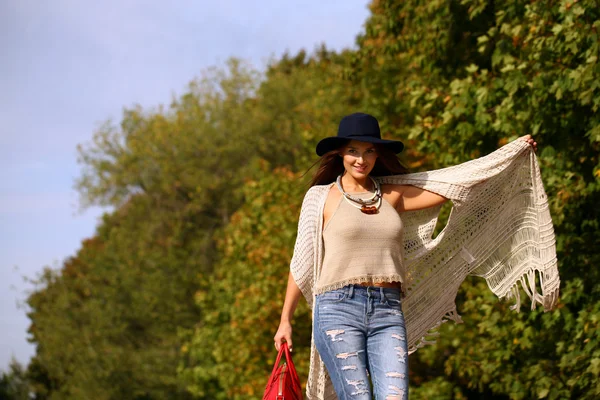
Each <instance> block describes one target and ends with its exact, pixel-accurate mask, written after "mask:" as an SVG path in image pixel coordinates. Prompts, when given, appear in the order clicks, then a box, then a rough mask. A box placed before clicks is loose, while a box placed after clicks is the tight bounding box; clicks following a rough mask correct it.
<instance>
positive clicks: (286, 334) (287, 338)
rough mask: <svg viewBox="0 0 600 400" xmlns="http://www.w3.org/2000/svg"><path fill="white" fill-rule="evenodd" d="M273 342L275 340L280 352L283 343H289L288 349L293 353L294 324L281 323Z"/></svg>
mask: <svg viewBox="0 0 600 400" xmlns="http://www.w3.org/2000/svg"><path fill="white" fill-rule="evenodd" d="M273 340H275V348H276V349H277V351H279V348H280V347H281V344H282V343H283V342H287V344H288V348H289V349H290V351H292V324H291V323H289V322H281V323H280V324H279V329H277V333H276V334H275V337H274V338H273Z"/></svg>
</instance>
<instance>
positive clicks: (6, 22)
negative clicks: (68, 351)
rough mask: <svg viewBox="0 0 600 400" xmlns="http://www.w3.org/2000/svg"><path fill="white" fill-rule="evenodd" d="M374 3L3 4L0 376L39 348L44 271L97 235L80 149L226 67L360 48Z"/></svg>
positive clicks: (150, 0) (13, 0) (151, 0)
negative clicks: (36, 289) (129, 111)
mask: <svg viewBox="0 0 600 400" xmlns="http://www.w3.org/2000/svg"><path fill="white" fill-rule="evenodd" d="M368 3H369V2H368V1H366V0H361V1H358V0H356V1H352V0H327V1H319V0H305V1H301V0H288V1H277V0H270V1H269V0H254V1H248V0H219V1H202V0H196V1H191V0H189V1H188V0H176V1H172V2H165V1H157V0H104V1H102V2H98V1H90V0H53V1H39V0H3V1H0V50H1V52H2V62H1V63H0V121H1V124H0V328H1V329H0V370H5V369H6V367H7V366H8V363H9V361H10V358H11V356H14V357H16V359H17V360H18V361H20V362H21V363H24V364H26V363H27V362H28V360H29V358H30V357H31V356H32V355H33V354H34V351H35V350H34V348H33V346H32V345H30V344H28V343H27V341H26V336H27V333H26V330H27V327H28V325H29V320H28V319H27V317H26V315H25V312H26V309H25V308H24V307H23V306H22V304H23V302H24V300H25V298H26V295H27V291H30V290H31V289H32V288H33V286H32V284H30V283H28V282H27V281H26V280H25V279H24V277H28V278H35V277H36V275H37V274H38V273H39V272H40V271H41V270H42V268H43V267H44V266H50V267H52V268H59V267H60V266H61V264H62V261H63V260H64V259H65V258H67V257H69V256H71V255H74V254H75V252H76V251H77V249H78V248H79V244H80V243H81V240H82V239H84V238H86V237H90V236H92V235H93V233H94V229H95V225H96V222H97V218H98V217H99V215H100V214H101V212H102V210H101V209H100V208H97V207H92V208H89V209H87V210H85V211H83V212H80V211H79V200H78V195H77V193H76V192H75V191H74V189H73V184H74V181H75V179H76V178H77V177H78V176H79V174H80V166H79V165H78V164H77V162H76V160H77V153H76V145H77V144H80V143H81V144H83V143H86V142H88V141H89V140H90V139H91V138H92V135H93V132H94V131H95V129H96V128H97V127H98V126H99V125H100V124H101V123H102V122H104V121H106V120H108V119H111V120H113V121H116V122H118V121H119V120H120V115H121V111H122V109H123V107H130V106H132V105H134V104H140V105H141V106H142V107H145V108H154V107H157V106H158V105H160V104H168V103H169V102H170V100H171V98H172V97H173V96H176V95H178V94H181V93H182V92H183V90H185V87H186V85H187V83H188V82H189V81H190V80H192V79H193V78H194V77H197V76H199V75H200V72H201V71H202V70H203V69H206V68H208V67H211V66H215V65H216V66H222V65H223V64H224V62H225V61H226V60H227V58H228V57H231V56H235V57H240V58H244V59H246V60H248V61H250V62H252V63H253V64H254V66H255V67H258V68H262V67H264V65H265V63H266V61H267V59H268V58H269V57H271V56H275V57H277V56H280V55H281V54H283V52H284V51H286V50H289V51H290V52H292V53H295V52H296V51H298V50H299V49H301V48H304V49H307V50H309V51H312V50H313V49H314V48H315V47H316V46H317V45H319V44H320V43H323V42H324V43H325V44H326V45H327V47H328V48H333V49H337V50H339V49H342V48H345V47H353V46H354V39H355V36H356V35H357V34H358V33H359V32H361V30H362V29H363V24H364V22H365V20H366V18H367V16H368V9H367V4H368Z"/></svg>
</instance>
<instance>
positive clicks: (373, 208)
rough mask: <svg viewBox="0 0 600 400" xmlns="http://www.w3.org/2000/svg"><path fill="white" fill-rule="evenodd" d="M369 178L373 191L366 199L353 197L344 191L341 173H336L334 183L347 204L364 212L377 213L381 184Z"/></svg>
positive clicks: (379, 203) (379, 204)
mask: <svg viewBox="0 0 600 400" xmlns="http://www.w3.org/2000/svg"><path fill="white" fill-rule="evenodd" d="M369 178H370V179H371V181H372V182H373V185H374V186H375V192H374V193H373V195H372V196H371V197H370V198H367V199H361V198H360V197H355V196H352V195H351V194H350V193H346V192H345V191H344V189H343V188H342V175H341V174H340V175H338V177H337V179H336V180H335V183H336V185H337V187H338V190H339V191H340V192H341V193H342V195H343V196H344V199H346V201H347V202H348V203H349V204H351V205H352V206H354V207H356V208H358V209H360V211H362V212H363V213H365V214H377V212H378V210H379V207H380V206H381V198H382V196H381V186H379V183H378V182H377V181H376V180H375V179H373V178H371V177H370V176H369ZM374 204H375V205H374Z"/></svg>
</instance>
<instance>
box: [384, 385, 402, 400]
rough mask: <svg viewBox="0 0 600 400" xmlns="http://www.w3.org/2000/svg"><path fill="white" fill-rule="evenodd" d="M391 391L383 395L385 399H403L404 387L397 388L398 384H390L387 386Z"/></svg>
mask: <svg viewBox="0 0 600 400" xmlns="http://www.w3.org/2000/svg"><path fill="white" fill-rule="evenodd" d="M388 389H390V390H391V391H392V392H394V393H391V394H389V395H387V396H386V397H385V400H403V399H404V389H402V388H399V387H398V386H394V385H390V386H388Z"/></svg>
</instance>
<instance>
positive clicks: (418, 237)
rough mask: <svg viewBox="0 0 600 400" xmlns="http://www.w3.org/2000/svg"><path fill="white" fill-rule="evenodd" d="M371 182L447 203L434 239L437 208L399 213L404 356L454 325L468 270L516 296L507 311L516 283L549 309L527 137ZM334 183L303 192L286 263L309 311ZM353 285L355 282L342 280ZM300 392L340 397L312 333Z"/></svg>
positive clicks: (546, 238) (549, 232) (536, 175)
mask: <svg viewBox="0 0 600 400" xmlns="http://www.w3.org/2000/svg"><path fill="white" fill-rule="evenodd" d="M376 179H377V180H378V181H379V182H380V183H381V184H401V185H413V186H416V187H420V188H423V189H425V190H428V191H431V192H434V193H437V194H440V195H442V196H444V197H446V198H448V199H450V200H451V201H452V210H451V213H450V216H449V218H448V222H447V224H446V226H445V227H444V229H443V230H442V231H441V232H440V233H439V234H438V235H437V236H436V237H435V238H434V239H432V234H433V230H434V228H435V226H436V222H437V218H438V214H439V211H440V208H441V206H436V207H431V208H427V209H424V210H419V211H411V212H404V213H402V214H401V217H402V221H403V223H404V243H403V244H404V263H405V267H406V271H407V281H406V282H405V291H406V297H405V298H404V299H403V303H402V308H403V312H404V317H405V322H406V329H407V340H408V347H409V353H412V352H414V351H415V350H416V349H417V348H419V347H421V346H423V345H426V344H431V343H434V340H435V336H437V335H438V332H437V328H438V327H439V326H440V325H441V324H442V323H444V322H446V321H448V320H452V321H455V322H461V320H460V316H459V315H458V314H457V312H456V304H455V298H456V294H457V292H458V288H459V286H460V284H461V283H462V282H463V281H464V280H465V278H466V277H467V275H475V276H479V277H483V278H485V280H486V281H487V284H488V286H489V288H490V290H491V291H492V292H493V293H494V294H496V295H497V296H498V297H500V298H512V299H514V300H515V304H514V306H512V307H511V308H513V309H515V310H516V311H517V312H518V311H519V306H520V297H519V283H520V284H521V287H522V288H523V289H524V291H525V293H527V295H528V296H529V298H530V299H531V308H532V309H534V308H535V306H536V303H540V304H542V305H543V307H544V310H545V311H548V310H550V309H552V308H553V307H554V305H555V304H556V301H557V298H558V291H559V283H560V281H559V275H558V268H557V260H556V244H555V239H554V229H553V226H552V219H551V217H550V213H549V210H548V201H547V197H546V193H545V191H544V187H543V183H542V179H541V175H540V170H539V166H538V163H537V159H536V156H535V153H534V151H533V149H532V147H531V146H530V145H529V144H528V143H527V142H525V141H524V140H516V141H513V142H511V143H509V144H507V145H505V146H503V147H501V148H499V149H498V150H496V151H495V152H493V153H491V154H489V155H487V156H485V157H480V158H477V159H475V160H472V161H468V162H465V163H462V164H459V165H456V166H452V167H448V168H443V169H439V170H434V171H427V172H417V173H410V174H404V175H393V176H386V177H378V178H376ZM331 186H332V184H329V185H316V186H313V187H311V188H310V189H309V190H308V191H307V193H306V195H305V197H304V200H303V203H302V208H301V211H300V218H299V222H298V235H297V237H296V243H295V245H294V253H293V256H292V260H291V264H290V270H291V273H292V276H293V278H294V281H295V282H296V284H297V285H298V287H299V288H300V290H301V291H302V294H303V295H304V297H305V298H306V300H307V302H308V304H309V306H310V307H311V308H312V305H313V304H314V300H315V298H314V297H315V294H314V292H313V289H314V287H315V283H316V281H317V279H318V277H319V273H320V271H321V267H322V261H323V237H322V230H323V208H324V205H325V200H326V199H327V195H328V193H329V190H330V188H331ZM536 278H537V279H536ZM350 283H356V282H344V284H350ZM313 311H314V310H313ZM313 315H314V314H313ZM306 398H307V399H309V400H310V399H318V400H330V399H331V400H333V399H337V396H336V394H335V391H334V390H333V385H332V383H331V380H330V379H329V376H328V374H327V370H326V368H325V366H324V364H323V362H322V360H321V358H320V356H319V354H318V352H317V350H316V347H315V345H314V336H313V337H312V338H311V352H310V369H309V375H308V381H307V386H306Z"/></svg>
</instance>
